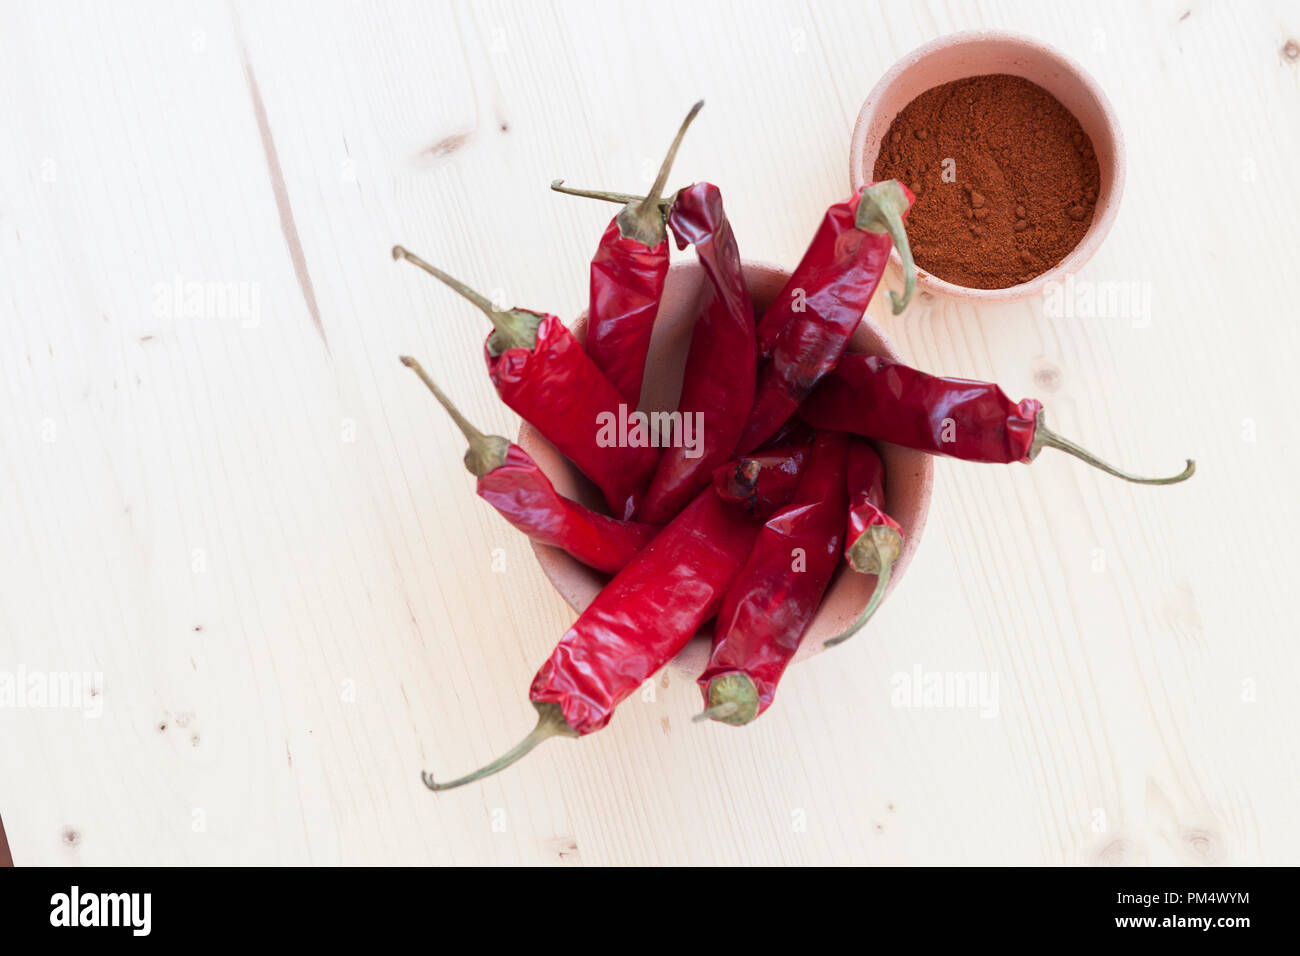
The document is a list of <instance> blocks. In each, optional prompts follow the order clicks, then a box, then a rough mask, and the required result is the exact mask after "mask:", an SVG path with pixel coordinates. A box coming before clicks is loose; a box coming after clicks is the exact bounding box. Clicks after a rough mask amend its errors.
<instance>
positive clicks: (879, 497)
mask: <svg viewBox="0 0 1300 956" xmlns="http://www.w3.org/2000/svg"><path fill="white" fill-rule="evenodd" d="M844 474H845V484H846V487H847V489H848V493H849V530H848V534H847V535H846V537H845V541H844V558H845V560H846V561H848V562H849V567H851V568H852V569H853V570H854V571H856V572H858V574H874V575H875V576H876V588H875V590H874V591H872V592H871V597H870V598H869V599H868V601H867V606H866V607H864V608H863V609H862V613H861V614H860V615H859V616H858V619H857V620H856V621H854V622H853V625H852V626H851V627H849V628H848V629H847V630H846V631H844V632H843V633H841V634H837V635H836V636H835V637H832V638H831V639H830V640H829V641H827V642H826V643H825V645H823V646H825V647H834V646H835V645H836V644H842V643H843V642H845V641H847V640H848V639H849V638H850V637H852V636H853V635H854V634H856V633H858V631H860V630H862V628H864V627H865V626H866V624H867V622H868V621H869V620H871V616H872V615H873V614H875V613H876V608H878V607H880V602H881V601H883V600H884V598H885V592H886V591H887V590H889V577H890V574H891V573H892V572H893V570H894V562H895V561H897V560H898V556H899V554H901V553H902V550H903V529H902V528H901V527H900V526H899V524H898V522H897V521H895V520H894V519H893V518H891V517H889V515H887V514H886V513H885V465H884V463H883V462H882V461H881V460H880V456H879V455H878V454H876V450H875V449H874V448H872V447H871V446H870V445H869V444H867V443H866V441H864V440H863V439H861V438H854V439H853V440H851V441H850V442H849V454H848V461H847V464H846V465H845V469H844Z"/></svg>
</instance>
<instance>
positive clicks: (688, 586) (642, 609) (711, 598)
mask: <svg viewBox="0 0 1300 956" xmlns="http://www.w3.org/2000/svg"><path fill="white" fill-rule="evenodd" d="M841 517H842V516H841ZM757 533H758V523H757V522H756V521H754V520H753V519H752V518H751V517H750V516H749V515H746V514H745V513H744V512H742V511H740V510H739V509H737V508H733V507H731V506H730V505H727V504H725V503H724V502H721V501H719V500H718V497H717V495H715V494H714V493H713V491H712V490H710V489H705V490H704V491H703V492H702V493H701V494H700V495H699V496H698V497H697V498H696V499H695V500H694V501H693V502H691V504H690V505H688V506H687V508H686V510H685V511H683V512H682V513H681V514H680V515H678V516H677V517H676V518H675V519H674V520H673V522H672V523H671V524H669V525H668V527H666V528H664V530H663V531H661V532H660V533H659V536H658V537H657V538H655V539H654V541H652V542H651V543H650V545H649V546H648V547H647V548H646V549H645V550H643V551H642V552H641V553H640V554H638V555H637V556H636V557H635V558H633V559H632V562H631V563H630V564H628V566H627V567H625V568H624V569H623V570H622V571H620V572H619V573H618V574H617V575H615V577H614V579H613V580H612V581H610V582H609V584H607V585H605V587H604V589H603V590H602V591H601V592H600V594H598V595H597V596H596V600H594V601H592V602H591V604H590V605H589V606H588V608H587V609H586V610H585V611H583V612H582V614H581V616H580V617H579V618H578V620H577V621H576V622H574V624H573V626H572V627H571V628H569V630H568V632H567V633H566V634H565V635H564V637H563V638H561V639H560V643H559V645H558V646H557V647H556V648H555V650H554V651H553V652H552V653H551V656H550V658H549V659H548V660H547V661H546V663H545V664H543V665H542V667H541V669H540V670H539V671H538V672H537V676H536V677H534V678H533V684H532V687H531V688H530V690H529V692H528V696H529V698H530V699H531V700H532V702H533V706H534V707H535V708H536V709H537V726H536V727H534V728H533V731H532V733H530V734H529V735H528V736H527V737H525V738H524V739H523V740H522V741H521V742H520V743H519V744H518V745H517V746H516V747H514V748H513V749H511V750H509V751H508V752H506V753H505V754H503V755H502V756H501V757H499V758H497V759H496V760H494V761H492V762H491V763H489V764H487V765H486V766H484V767H482V768H481V769H479V770H476V771H474V772H473V773H471V774H468V775H466V776H464V777H461V778H459V779H457V780H452V781H451V782H449V783H437V782H436V781H434V780H433V778H432V777H430V776H429V775H428V774H427V773H426V774H424V782H425V785H426V786H428V787H429V788H430V789H431V790H449V789H451V788H452V787H459V786H461V785H463V784H466V783H470V782H472V781H474V780H479V779H481V778H483V777H486V776H488V775H489V774H494V773H496V772H497V771H499V770H502V769H504V768H505V767H508V766H510V764H512V763H514V762H515V761H516V760H518V759H519V758H520V757H522V756H524V754H526V753H528V752H529V751H530V750H532V749H533V748H534V747H536V746H537V745H538V744H539V743H541V742H542V741H543V740H546V739H547V738H548V737H554V736H557V735H559V736H566V737H580V736H583V735H585V734H589V733H592V732H593V731H596V730H600V729H601V728H602V727H604V726H605V725H606V724H607V723H609V719H610V717H611V716H612V715H613V713H614V708H615V707H617V706H618V704H619V703H620V702H621V701H622V700H623V699H624V698H626V697H627V696H628V695H629V694H631V693H632V692H633V691H635V690H636V689H637V688H638V687H640V686H641V684H642V682H644V681H645V680H646V679H647V678H649V677H651V676H652V675H653V674H654V673H655V672H656V671H658V670H659V668H661V667H663V666H664V665H665V664H666V663H668V661H670V660H672V658H673V657H674V655H676V654H677V652H678V651H680V650H681V649H682V648H683V647H684V646H685V645H686V642H687V641H689V640H690V639H691V637H692V636H693V635H694V634H695V632H696V631H697V630H698V629H699V627H700V625H701V624H703V623H704V622H705V621H707V620H708V619H709V618H711V617H712V616H713V615H714V614H715V613H716V612H717V609H718V605H719V604H720V603H721V601H722V596H723V594H724V593H725V592H726V590H727V587H728V585H730V584H731V582H732V580H733V579H734V578H735V576H736V572H737V571H738V570H739V569H740V566H741V565H742V564H743V563H744V561H745V556H746V555H747V554H748V553H749V550H750V547H751V546H752V545H753V543H754V537H755V536H756V535H757Z"/></svg>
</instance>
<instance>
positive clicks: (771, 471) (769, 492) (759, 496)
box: [713, 443, 809, 521]
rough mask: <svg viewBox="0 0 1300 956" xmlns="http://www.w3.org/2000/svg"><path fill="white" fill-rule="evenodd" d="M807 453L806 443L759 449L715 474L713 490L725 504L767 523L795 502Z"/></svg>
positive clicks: (731, 462)
mask: <svg viewBox="0 0 1300 956" xmlns="http://www.w3.org/2000/svg"><path fill="white" fill-rule="evenodd" d="M808 452H809V447H808V445H807V444H806V443H801V444H797V445H778V446H774V447H771V448H769V449H766V450H764V449H759V450H758V451H756V452H754V454H753V455H750V456H749V457H748V458H737V459H735V460H734V461H729V462H727V464H725V465H722V466H721V467H720V468H718V469H717V470H716V471H714V472H713V490H714V492H715V493H716V494H717V496H718V497H719V498H721V499H722V500H723V501H726V502H729V503H730V504H733V505H737V506H738V507H741V508H744V509H745V510H746V511H748V512H750V513H751V514H753V515H754V516H755V517H757V518H761V519H762V520H764V521H766V520H767V519H768V518H770V517H771V516H772V515H773V514H774V513H775V512H776V510H777V509H778V508H784V507H785V506H786V505H788V504H789V503H790V502H791V500H793V498H794V493H795V490H796V489H797V488H798V487H799V479H800V478H801V477H802V475H803V471H804V466H805V465H806V464H807V463H808Z"/></svg>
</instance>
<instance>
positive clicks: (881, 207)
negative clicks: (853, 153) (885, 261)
mask: <svg viewBox="0 0 1300 956" xmlns="http://www.w3.org/2000/svg"><path fill="white" fill-rule="evenodd" d="M908 205H909V203H908V201H907V193H905V192H904V191H903V187H902V184H901V183H899V181H898V180H897V179H888V180H885V181H884V182H883V183H876V184H875V185H874V186H868V187H867V188H866V189H864V190H863V191H862V197H861V198H860V199H859V200H858V214H857V217H856V219H855V220H854V224H855V225H856V226H857V227H858V228H859V229H862V230H864V231H865V232H887V233H889V238H890V239H892V240H894V248H895V249H897V250H898V255H899V258H901V259H902V260H903V295H902V296H901V297H900V296H899V295H898V293H897V292H895V291H894V290H893V289H890V290H889V301H890V303H891V304H892V305H893V308H894V315H898V313H900V312H902V311H903V310H904V309H906V308H907V304H908V303H909V302H911V301H912V294H913V293H914V292H915V291H916V263H915V262H914V261H913V259H912V247H911V245H910V244H909V243H908V241H907V230H906V229H905V228H904V227H903V213H905V212H906V211H907V207H908Z"/></svg>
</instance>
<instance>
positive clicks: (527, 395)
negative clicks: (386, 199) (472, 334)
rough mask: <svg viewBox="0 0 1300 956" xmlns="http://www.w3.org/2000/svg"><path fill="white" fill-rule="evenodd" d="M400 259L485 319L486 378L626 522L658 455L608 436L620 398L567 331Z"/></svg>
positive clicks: (419, 262)
mask: <svg viewBox="0 0 1300 956" xmlns="http://www.w3.org/2000/svg"><path fill="white" fill-rule="evenodd" d="M393 258H394V259H406V260H407V261H408V262H411V263H412V264H414V265H416V266H418V267H419V268H421V269H423V270H424V271H425V272H427V273H429V274H430V275H431V276H433V277H434V278H436V279H438V280H439V281H441V282H443V283H444V284H446V285H448V286H450V287H451V288H452V289H454V290H455V291H456V292H458V293H460V294H461V295H462V296H464V297H465V298H466V299H468V300H469V301H470V302H472V303H474V304H475V305H476V306H478V307H479V309H481V310H482V311H483V312H484V314H486V315H487V317H488V318H489V319H490V320H491V322H492V332H491V334H489V335H488V337H487V341H486V342H485V343H484V345H483V356H484V358H485V359H486V360H487V367H488V374H489V376H490V377H491V379H492V384H493V385H495V386H496V390H497V393H498V394H499V395H500V396H501V399H502V401H504V402H505V403H506V404H507V405H509V406H510V407H511V408H512V409H514V410H515V411H516V412H517V413H518V414H519V415H520V417H522V418H523V419H524V420H525V421H527V422H528V423H529V424H531V425H532V426H533V427H534V428H536V429H537V430H538V431H539V432H541V434H542V436H543V437H544V438H545V439H546V440H547V441H549V442H550V443H551V444H552V445H554V446H555V447H556V448H557V449H559V451H560V453H561V454H563V455H564V456H565V457H567V458H568V459H569V460H570V461H571V462H573V463H574V465H576V466H577V467H578V470H579V471H581V472H582V473H583V474H584V475H586V476H587V477H588V478H590V479H591V480H592V481H594V482H595V483H596V485H597V486H598V487H599V488H600V490H601V492H602V493H603V494H604V496H605V500H606V501H607V502H608V503H609V509H610V511H611V512H612V513H613V515H614V517H616V518H621V519H623V520H628V519H630V518H631V517H632V516H633V515H634V514H635V513H636V509H637V507H638V506H639V505H640V502H641V496H642V495H643V494H644V492H645V488H646V486H647V485H648V484H649V482H650V477H651V476H652V475H653V474H654V470H655V465H656V463H657V462H658V460H659V454H658V452H657V451H656V450H655V449H653V448H651V447H649V446H648V444H647V445H633V444H631V443H630V442H627V441H623V440H621V436H617V435H612V434H610V426H611V424H612V423H615V422H617V421H619V417H618V411H617V410H618V408H619V406H620V405H621V404H623V399H622V397H621V396H620V395H619V393H618V390H617V389H615V388H614V386H613V385H612V384H611V383H610V381H609V379H607V378H606V377H605V375H604V373H603V372H601V370H600V369H598V368H597V367H596V366H595V364H594V363H593V362H592V361H591V359H590V358H589V357H588V356H587V354H586V353H585V352H583V351H582V346H581V345H579V344H578V340H577V339H576V338H574V337H573V333H572V332H570V331H569V330H568V329H567V328H565V327H564V323H563V322H561V321H560V320H559V319H557V318H556V317H555V316H553V315H544V314H542V313H539V312H530V311H528V310H527V309H507V310H499V309H497V308H496V307H495V306H493V305H492V303H491V302H490V301H488V300H487V299H486V298H484V297H483V296H482V295H480V294H479V293H477V292H475V291H474V290H473V289H471V288H469V287H468V286H466V285H465V284H464V283H462V282H460V281H459V280H457V279H454V278H452V277H451V276H449V275H448V274H447V273H445V272H443V271H442V270H441V269H438V268H436V267H434V266H431V265H429V263H427V262H425V261H424V260H423V259H421V258H420V257H419V256H417V255H415V254H414V253H412V252H408V251H407V250H405V249H403V248H402V247H401V246H394V247H393Z"/></svg>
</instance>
